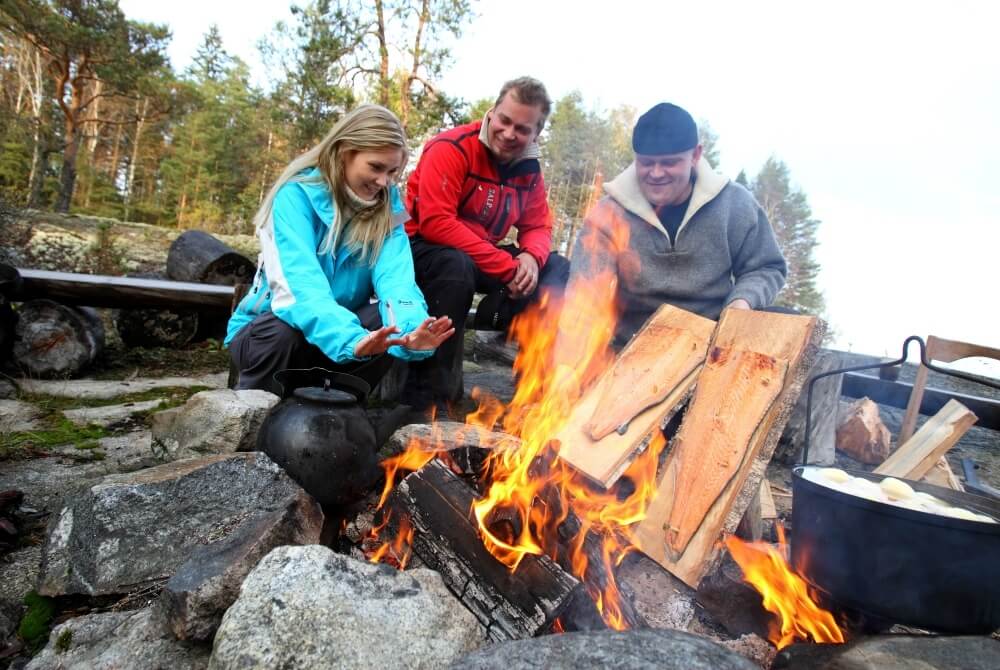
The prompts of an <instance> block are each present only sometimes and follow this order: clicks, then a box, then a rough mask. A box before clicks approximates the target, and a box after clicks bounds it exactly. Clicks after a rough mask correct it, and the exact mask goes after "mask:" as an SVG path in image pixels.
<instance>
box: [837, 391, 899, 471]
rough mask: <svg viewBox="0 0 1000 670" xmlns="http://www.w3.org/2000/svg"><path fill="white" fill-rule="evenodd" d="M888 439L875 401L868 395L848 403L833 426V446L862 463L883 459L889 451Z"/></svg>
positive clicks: (875, 462) (875, 463) (887, 433)
mask: <svg viewBox="0 0 1000 670" xmlns="http://www.w3.org/2000/svg"><path fill="white" fill-rule="evenodd" d="M890 439H891V438H890V437H889V429H888V428H886V427H885V424H884V423H882V419H881V418H880V417H879V414H878V405H876V404H875V403H874V402H872V401H871V400H869V399H868V398H861V399H860V400H858V401H857V402H855V403H854V404H852V405H851V406H850V408H849V409H848V410H847V413H846V415H845V417H844V420H843V421H841V422H840V425H839V426H838V427H837V450H838V451H842V452H844V453H845V454H847V455H848V456H850V457H851V458H854V459H856V460H859V461H861V462H862V463H868V464H874V465H877V464H879V463H881V462H882V461H884V460H885V458H886V456H888V455H889V442H890Z"/></svg>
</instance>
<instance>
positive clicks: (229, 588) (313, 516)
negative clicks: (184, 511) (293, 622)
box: [161, 497, 323, 640]
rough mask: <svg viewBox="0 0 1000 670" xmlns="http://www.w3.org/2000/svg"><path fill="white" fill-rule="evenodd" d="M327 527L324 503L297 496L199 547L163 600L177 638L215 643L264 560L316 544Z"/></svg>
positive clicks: (178, 572)
mask: <svg viewBox="0 0 1000 670" xmlns="http://www.w3.org/2000/svg"><path fill="white" fill-rule="evenodd" d="M322 529H323V511H322V510H321V509H320V507H319V504H317V503H316V502H315V501H313V500H311V499H310V500H306V499H304V498H302V497H298V498H295V499H294V500H293V501H292V502H291V503H290V504H289V505H288V506H286V508H285V509H282V510H278V511H275V512H270V513H267V514H261V515H258V516H257V517H255V518H252V519H248V520H247V521H246V522H244V523H243V524H242V525H241V526H240V527H239V528H238V529H237V530H236V531H234V532H233V534H232V535H230V536H229V537H227V538H225V539H223V540H219V541H218V542H214V543H212V544H209V545H205V546H201V547H197V548H195V550H194V551H193V552H192V553H191V557H190V558H188V560H187V561H185V562H184V564H183V565H181V567H180V568H178V570H177V573H176V574H175V575H174V576H173V577H171V578H170V581H168V582H167V585H166V587H165V588H164V589H163V594H162V596H161V599H162V600H163V601H164V603H165V605H166V611H167V619H168V621H169V623H170V628H171V629H172V630H173V632H174V635H176V636H177V638H178V639H180V640H210V639H211V638H212V636H213V635H214V634H215V630H216V629H217V628H218V627H219V623H220V622H221V621H222V615H223V614H225V612H226V610H227V609H228V608H229V606H230V605H232V604H233V602H235V600H236V598H237V597H238V596H239V594H240V585H241V584H243V579H244V578H245V577H246V576H247V575H248V574H250V571H251V570H253V569H254V567H256V565H257V563H258V562H259V561H260V559H262V558H263V557H264V556H266V555H267V554H268V553H269V552H270V551H271V550H272V549H274V548H275V547H279V546H283V545H302V544H316V543H318V542H319V538H320V531H322Z"/></svg>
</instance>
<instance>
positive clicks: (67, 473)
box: [0, 457, 115, 511]
mask: <svg viewBox="0 0 1000 670" xmlns="http://www.w3.org/2000/svg"><path fill="white" fill-rule="evenodd" d="M114 472H115V471H114V470H113V469H112V467H111V464H109V463H105V462H104V461H92V462H87V463H74V462H67V461H66V460H65V459H62V458H57V457H50V458H35V459H32V460H27V461H7V462H5V463H3V465H2V467H0V490H4V489H19V490H21V491H24V504H25V505H28V506H29V507H33V508H35V509H39V510H49V511H52V510H58V509H59V508H60V507H62V504H63V499H64V498H66V497H69V496H71V495H72V494H73V492H74V491H75V490H77V489H78V488H80V487H82V486H86V485H87V484H89V483H93V482H95V481H97V480H99V479H101V478H102V477H105V476H107V475H109V474H113V473H114Z"/></svg>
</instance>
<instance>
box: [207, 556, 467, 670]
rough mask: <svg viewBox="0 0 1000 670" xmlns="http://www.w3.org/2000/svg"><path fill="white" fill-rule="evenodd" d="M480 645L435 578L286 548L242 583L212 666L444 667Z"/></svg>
mask: <svg viewBox="0 0 1000 670" xmlns="http://www.w3.org/2000/svg"><path fill="white" fill-rule="evenodd" d="M484 639H485V635H484V633H483V631H482V629H481V628H480V626H479V624H478V623H476V620H475V618H474V617H473V616H472V614H471V613H469V612H468V611H467V610H466V609H465V608H464V607H462V606H461V604H460V603H459V602H458V601H457V600H455V599H454V598H453V597H452V596H451V594H450V593H448V591H447V589H446V588H445V586H444V583H443V582H442V581H441V577H440V576H439V575H438V574H437V573H436V572H432V571H430V570H408V571H406V572H397V571H396V570H393V569H392V568H390V567H388V566H386V565H381V564H380V565H373V564H371V563H365V562H362V561H356V560H354V559H352V558H349V557H347V556H343V555H341V554H335V553H333V552H332V551H330V550H329V549H327V548H326V547H322V546H319V545H312V546H308V547H281V548H278V549H275V550H274V551H272V552H271V553H270V554H268V555H267V557H266V558H264V560H263V561H261V562H260V564H259V565H258V566H257V567H256V568H255V569H254V571H253V572H251V573H250V576H249V577H247V579H246V581H244V583H243V590H242V592H241V594H240V597H239V599H238V600H237V601H236V602H235V603H234V604H233V606H232V607H230V608H229V610H228V611H227V612H226V615H225V617H223V619H222V625H221V626H220V627H219V630H218V632H217V633H216V636H215V646H214V648H213V650H212V659H211V662H210V663H209V667H210V668H215V669H219V670H221V669H222V668H242V669H247V668H286V669H289V670H291V669H293V668H313V667H322V668H440V667H445V666H447V665H448V664H450V663H451V662H453V661H454V660H456V659H457V658H459V657H460V656H461V655H462V654H464V653H467V652H469V651H471V650H472V649H475V648H477V647H478V646H480V645H481V644H482V643H483V642H484Z"/></svg>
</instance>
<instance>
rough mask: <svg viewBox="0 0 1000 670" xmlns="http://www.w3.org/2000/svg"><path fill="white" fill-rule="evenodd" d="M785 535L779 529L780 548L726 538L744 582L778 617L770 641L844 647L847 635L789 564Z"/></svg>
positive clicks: (772, 626)
mask: <svg viewBox="0 0 1000 670" xmlns="http://www.w3.org/2000/svg"><path fill="white" fill-rule="evenodd" d="M786 546H787V545H786V544H785V533H784V529H783V528H782V527H781V526H778V548H775V547H774V546H772V545H770V544H768V543H766V542H743V541H742V540H740V539H739V538H737V537H735V536H730V537H728V538H726V547H727V548H728V549H729V553H730V555H732V557H733V560H735V561H736V563H737V564H738V565H739V566H740V569H741V570H743V579H744V581H746V582H747V583H748V584H750V585H751V586H753V587H754V588H755V589H757V591H758V592H759V593H760V594H761V595H762V596H763V597H764V609H766V610H767V611H768V612H772V613H774V614H776V615H777V616H778V619H779V620H778V621H772V623H771V630H770V632H769V635H768V638H769V639H770V640H771V642H772V643H773V644H774V645H775V646H776V647H777V648H778V649H784V648H785V647H787V646H788V645H790V644H791V643H792V642H794V641H795V640H813V641H815V642H820V643H836V644H843V642H844V632H843V631H842V630H841V629H840V626H838V625H837V622H836V621H835V620H834V618H833V615H832V614H831V613H830V612H828V611H826V610H824V609H822V608H821V607H820V606H819V605H817V604H816V601H815V600H814V599H813V597H812V595H811V594H810V593H809V585H808V584H806V582H805V580H804V579H802V577H800V576H799V575H798V574H796V573H795V572H793V571H792V570H791V569H790V568H789V567H788V563H787V562H786V561H785V555H786V553H787V551H786Z"/></svg>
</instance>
